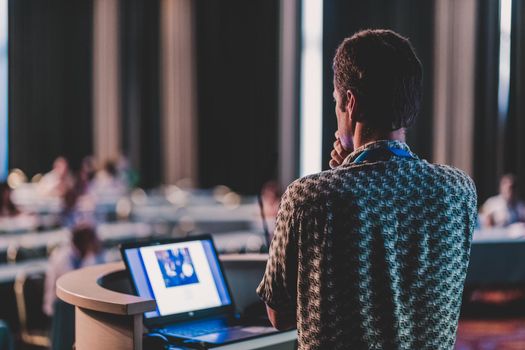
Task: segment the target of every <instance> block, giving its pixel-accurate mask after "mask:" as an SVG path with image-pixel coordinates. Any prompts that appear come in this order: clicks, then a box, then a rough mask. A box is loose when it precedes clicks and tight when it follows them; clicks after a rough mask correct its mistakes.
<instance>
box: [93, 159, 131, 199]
mask: <svg viewBox="0 0 525 350" xmlns="http://www.w3.org/2000/svg"><path fill="white" fill-rule="evenodd" d="M127 189H128V188H127V184H126V183H125V182H124V180H123V179H122V177H121V176H120V174H119V170H118V168H117V165H116V163H115V162H113V161H110V160H108V161H107V162H106V163H105V164H104V168H102V169H101V170H99V171H98V172H97V173H96V175H95V178H94V179H93V181H92V182H91V186H90V192H91V194H92V195H94V196H96V197H106V196H109V197H111V196H115V197H120V196H122V195H124V194H125V193H126V191H127Z"/></svg>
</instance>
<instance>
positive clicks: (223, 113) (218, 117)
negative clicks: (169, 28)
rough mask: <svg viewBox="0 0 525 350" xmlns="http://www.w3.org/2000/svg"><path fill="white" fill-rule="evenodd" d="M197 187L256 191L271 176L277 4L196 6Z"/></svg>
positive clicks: (201, 1)
mask: <svg viewBox="0 0 525 350" xmlns="http://www.w3.org/2000/svg"><path fill="white" fill-rule="evenodd" d="M196 26H197V28H196V29H197V43H196V44H197V45H196V46H197V76H198V80H197V81H198V86H197V101H198V138H199V141H198V142H199V143H198V146H199V162H198V166H199V183H200V185H201V186H202V187H211V186H214V185H218V184H224V185H227V186H230V187H232V188H233V189H235V190H237V191H239V192H241V193H248V194H249V193H255V192H257V191H258V190H259V187H260V186H261V184H262V183H263V182H265V181H266V180H269V179H274V178H275V177H276V171H277V169H276V167H277V149H278V148H277V147H278V117H277V113H278V74H279V73H278V69H279V67H278V48H279V37H278V35H279V28H278V27H279V1H277V0H250V1H246V0H198V1H196Z"/></svg>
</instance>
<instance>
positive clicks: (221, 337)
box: [192, 327, 277, 344]
mask: <svg viewBox="0 0 525 350" xmlns="http://www.w3.org/2000/svg"><path fill="white" fill-rule="evenodd" d="M273 332H277V330H276V329H275V328H272V327H236V328H231V329H226V330H224V331H220V332H215V333H209V334H204V335H201V336H198V337H192V339H194V340H199V341H202V342H206V343H210V344H222V343H227V342H230V341H235V340H239V339H246V338H251V337H256V336H258V335H261V334H266V333H273Z"/></svg>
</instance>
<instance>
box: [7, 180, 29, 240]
mask: <svg viewBox="0 0 525 350" xmlns="http://www.w3.org/2000/svg"><path fill="white" fill-rule="evenodd" d="M11 194H12V191H11V187H9V185H8V184H7V183H5V182H1V183H0V231H4V232H5V231H20V230H22V231H23V230H31V229H36V227H37V226H38V219H37V217H36V216H34V215H30V214H27V213H23V212H22V211H20V210H19V209H18V208H17V206H16V205H15V203H13V201H12V198H11Z"/></svg>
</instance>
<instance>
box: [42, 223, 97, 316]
mask: <svg viewBox="0 0 525 350" xmlns="http://www.w3.org/2000/svg"><path fill="white" fill-rule="evenodd" d="M105 260H106V259H105V256H104V253H103V251H102V248H101V245H100V241H99V240H98V237H97V234H96V232H95V229H94V228H93V227H92V226H90V225H86V224H82V225H78V226H76V227H75V228H74V229H73V233H72V238H71V243H70V244H68V245H65V246H62V247H59V248H57V249H55V250H54V251H53V253H52V254H51V256H50V257H49V265H48V268H47V271H46V281H45V289H44V305H43V309H44V313H45V314H46V315H48V316H52V315H53V308H54V303H55V301H56V288H55V284H56V281H57V279H58V278H59V277H60V276H62V275H63V274H65V273H67V272H69V271H73V270H76V269H79V268H81V267H85V266H91V265H96V264H102V263H104V262H105Z"/></svg>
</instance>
